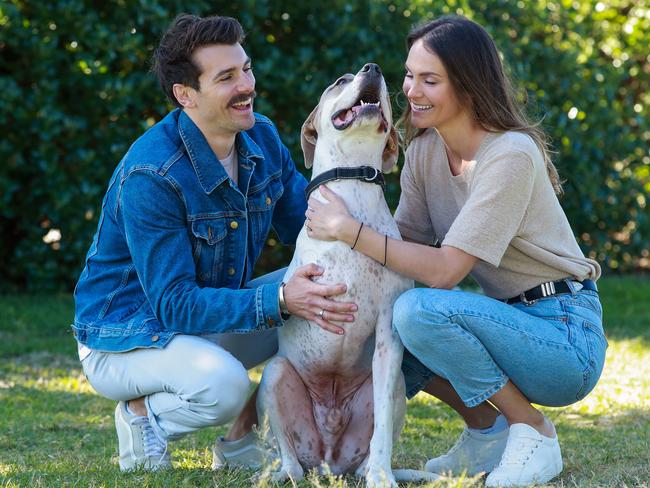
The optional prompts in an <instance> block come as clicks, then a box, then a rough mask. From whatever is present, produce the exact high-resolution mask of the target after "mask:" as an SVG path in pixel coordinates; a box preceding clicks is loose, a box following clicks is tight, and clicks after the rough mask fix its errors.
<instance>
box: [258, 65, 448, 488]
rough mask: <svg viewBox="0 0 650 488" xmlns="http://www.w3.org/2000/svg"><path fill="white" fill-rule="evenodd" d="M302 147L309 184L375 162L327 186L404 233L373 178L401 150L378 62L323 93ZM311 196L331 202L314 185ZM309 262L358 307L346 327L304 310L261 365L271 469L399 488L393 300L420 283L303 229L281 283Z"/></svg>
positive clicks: (365, 216)
mask: <svg viewBox="0 0 650 488" xmlns="http://www.w3.org/2000/svg"><path fill="white" fill-rule="evenodd" d="M301 145H302V149H303V152H304V156H305V165H306V166H307V168H310V167H311V166H312V164H313V178H312V184H313V183H314V181H315V179H316V178H318V177H319V175H323V174H324V173H326V172H327V171H328V170H331V169H332V168H341V167H346V168H350V167H356V166H360V165H367V166H370V168H366V171H367V172H368V175H370V176H368V175H366V176H363V177H361V178H362V179H344V180H336V181H330V182H328V183H327V185H328V187H329V188H331V189H332V190H334V191H335V192H336V193H338V195H340V196H341V197H342V198H343V199H344V200H345V203H346V205H347V207H348V209H349V211H350V213H351V214H352V215H353V216H354V217H355V218H356V219H358V220H359V221H361V222H363V224H364V226H368V227H371V228H373V229H375V230H377V231H378V232H381V233H383V234H386V235H388V236H389V237H391V238H393V239H400V234H399V231H398V228H397V225H396V223H395V221H394V220H393V217H392V215H391V212H390V210H389V208H388V205H387V204H386V200H385V199H384V195H383V190H382V186H381V185H378V184H373V183H372V182H371V181H376V180H378V179H379V180H381V182H382V183H383V177H381V172H382V171H383V172H388V171H390V170H391V169H392V168H393V166H394V165H395V164H396V162H397V157H398V146H397V133H396V131H395V129H394V128H393V126H392V116H391V106H390V101H389V97H388V91H387V88H386V83H385V81H384V78H383V76H382V74H381V70H380V68H379V66H377V65H376V64H366V65H365V66H364V67H363V68H362V69H361V70H360V71H359V72H358V73H357V74H356V75H352V74H346V75H343V76H342V77H340V78H339V79H338V80H337V81H336V82H335V83H333V84H332V85H330V86H329V87H328V88H327V89H326V90H325V91H324V92H323V94H322V96H321V98H320V102H319V104H318V106H317V107H316V108H315V109H314V110H313V112H312V113H311V114H310V115H309V117H308V118H307V120H306V121H305V123H304V124H303V127H302V131H301ZM372 176H374V178H373V177H372ZM308 190H309V187H308ZM313 195H314V196H316V198H320V199H321V200H322V201H324V199H323V197H322V196H321V195H320V194H319V192H318V191H317V190H314V192H313ZM307 263H316V264H318V265H320V266H321V267H323V268H324V269H325V274H324V275H323V276H321V277H319V278H318V279H316V281H318V282H322V283H346V284H347V292H346V293H345V294H344V295H342V296H341V297H340V299H341V300H343V301H350V302H355V303H356V304H357V305H358V307H359V309H358V312H357V314H356V319H355V321H354V322H353V323H350V324H349V325H348V326H347V327H346V332H345V334H344V335H341V336H339V335H337V334H333V333H331V332H328V331H325V330H323V329H322V328H320V327H319V326H318V325H317V324H315V323H313V322H309V321H307V320H304V319H302V318H299V317H291V318H289V319H288V320H287V321H286V322H285V324H284V326H283V327H280V328H279V329H278V334H279V335H278V339H279V351H278V355H277V356H275V357H274V358H273V359H272V360H271V361H270V362H269V363H268V364H267V365H266V367H265V369H264V371H263V374H262V380H261V383H260V389H259V394H258V400H257V407H258V415H259V417H260V418H267V419H268V424H269V427H270V430H271V433H272V434H273V436H274V437H275V440H276V442H277V446H278V448H279V451H280V458H281V466H280V468H279V470H277V471H275V472H274V473H272V479H273V481H275V482H281V481H286V480H287V479H289V478H291V479H293V480H297V479H301V478H302V477H303V476H304V472H305V470H309V469H312V468H320V469H322V465H323V464H326V465H327V467H328V468H327V469H329V472H331V473H332V474H336V475H338V474H347V473H354V474H356V475H357V476H363V477H365V479H366V484H367V486H370V487H379V486H397V485H396V481H395V476H394V474H393V471H392V469H391V454H392V446H393V441H394V439H396V438H397V437H398V435H399V433H400V432H401V430H402V427H403V422H404V415H405V411H406V400H405V396H404V380H403V376H402V373H401V370H400V365H401V361H402V353H403V347H402V344H401V342H400V339H399V337H398V335H397V333H396V332H395V331H393V330H392V324H391V322H392V306H393V303H394V301H395V300H396V298H397V297H398V296H399V295H400V294H401V293H403V292H404V291H405V290H407V289H409V288H411V287H412V286H413V282H412V280H410V279H407V278H405V277H403V276H401V275H398V274H397V273H395V272H393V271H390V270H389V269H387V268H385V267H383V266H382V264H380V263H378V262H377V261H374V260H373V259H370V258H369V257H367V256H365V255H363V254H361V253H359V252H356V251H354V250H352V249H351V248H350V247H349V246H348V245H347V244H345V243H342V242H326V241H319V240H315V239H312V238H310V237H309V236H308V235H307V232H306V230H305V228H303V229H302V231H301V232H300V235H299V236H298V240H297V243H296V250H295V254H294V256H293V260H292V261H291V264H290V265H289V268H288V269H287V273H286V275H285V281H286V280H287V279H288V278H289V277H290V276H291V275H292V274H293V272H294V271H295V269H296V268H297V267H299V266H301V265H304V264H307ZM407 478H408V479H412V477H407ZM427 479H437V478H432V477H431V476H427Z"/></svg>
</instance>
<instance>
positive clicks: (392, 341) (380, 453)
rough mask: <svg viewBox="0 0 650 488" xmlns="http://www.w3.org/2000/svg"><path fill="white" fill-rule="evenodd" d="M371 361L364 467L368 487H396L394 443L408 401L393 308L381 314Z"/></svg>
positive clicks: (400, 344)
mask: <svg viewBox="0 0 650 488" xmlns="http://www.w3.org/2000/svg"><path fill="white" fill-rule="evenodd" d="M375 333H376V338H375V352H374V355H373V358H372V387H373V400H374V413H375V415H374V431H373V435H372V440H371V441H370V452H369V454H368V459H367V463H366V465H365V470H366V471H365V477H366V485H367V486H369V487H372V488H375V487H377V488H378V487H387V486H391V487H396V486H397V483H396V482H395V478H394V476H393V472H392V469H391V455H392V451H393V439H394V438H397V437H398V436H399V432H400V431H401V429H402V426H403V420H404V413H405V410H406V400H405V398H404V381H403V376H402V371H401V364H402V354H403V351H404V349H403V346H402V342H401V341H400V339H399V336H398V335H397V333H396V332H394V331H393V329H392V307H391V306H387V307H385V309H384V310H382V311H381V312H380V314H379V318H378V320H377V328H376V332H375Z"/></svg>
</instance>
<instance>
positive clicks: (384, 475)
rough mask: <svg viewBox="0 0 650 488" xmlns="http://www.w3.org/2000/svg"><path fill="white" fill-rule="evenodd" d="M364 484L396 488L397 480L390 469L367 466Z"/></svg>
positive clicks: (379, 487) (382, 487) (370, 487)
mask: <svg viewBox="0 0 650 488" xmlns="http://www.w3.org/2000/svg"><path fill="white" fill-rule="evenodd" d="M366 486H367V487H368V488H397V481H395V477H394V476H393V472H392V471H391V470H390V469H388V470H386V469H383V468H368V471H367V472H366Z"/></svg>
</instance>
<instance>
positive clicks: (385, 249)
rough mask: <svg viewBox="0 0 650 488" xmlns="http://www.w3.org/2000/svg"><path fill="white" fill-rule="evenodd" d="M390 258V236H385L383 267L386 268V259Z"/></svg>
mask: <svg viewBox="0 0 650 488" xmlns="http://www.w3.org/2000/svg"><path fill="white" fill-rule="evenodd" d="M387 258H388V235H384V262H383V263H381V265H382V266H386V259H387Z"/></svg>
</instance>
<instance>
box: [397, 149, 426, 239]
mask: <svg viewBox="0 0 650 488" xmlns="http://www.w3.org/2000/svg"><path fill="white" fill-rule="evenodd" d="M412 147H413V145H411V147H410V148H409V150H407V152H406V158H405V161H404V168H403V169H402V174H401V175H400V187H401V190H402V193H401V195H400V198H399V204H398V205H397V210H396V211H395V221H396V222H397V226H398V227H399V231H400V234H402V237H404V238H405V239H409V240H412V241H416V242H421V243H425V244H431V243H433V242H434V241H435V239H436V237H435V231H434V229H433V224H432V223H431V217H430V215H429V208H428V206H427V199H426V194H425V188H424V186H425V182H424V177H423V175H422V174H417V173H418V168H417V167H416V161H417V159H416V158H415V157H414V154H413V151H412V150H411V148H412Z"/></svg>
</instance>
